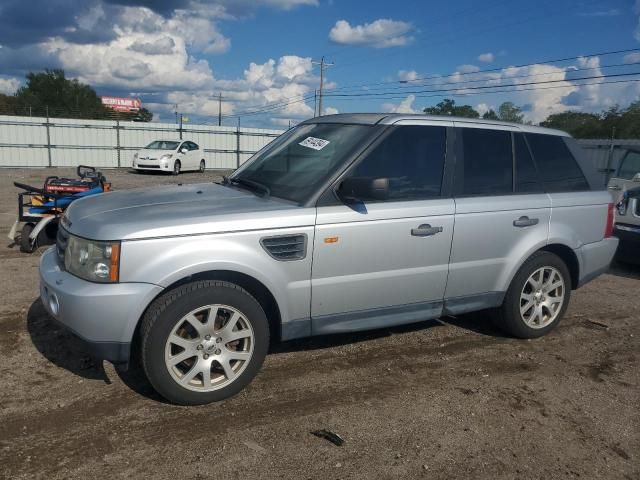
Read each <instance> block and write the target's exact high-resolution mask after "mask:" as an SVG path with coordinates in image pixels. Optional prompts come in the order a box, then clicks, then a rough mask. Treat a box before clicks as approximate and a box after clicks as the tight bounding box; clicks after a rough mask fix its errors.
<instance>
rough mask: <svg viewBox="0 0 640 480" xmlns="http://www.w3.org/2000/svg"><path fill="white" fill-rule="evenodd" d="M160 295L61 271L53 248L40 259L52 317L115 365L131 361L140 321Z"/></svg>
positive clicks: (143, 286) (140, 286)
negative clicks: (133, 341)
mask: <svg viewBox="0 0 640 480" xmlns="http://www.w3.org/2000/svg"><path fill="white" fill-rule="evenodd" d="M161 291H162V288H161V287H159V286H157V285H153V284H149V283H115V284H99V283H92V282H87V281H86V280H82V279H80V278H78V277H75V276H73V275H71V274H70V273H68V272H65V271H64V270H61V269H60V266H59V265H58V262H57V257H56V254H55V250H54V249H52V248H51V249H49V250H47V251H46V252H45V254H44V255H43V256H42V258H41V259H40V299H41V301H42V303H43V305H44V307H45V309H46V310H47V312H48V313H49V315H51V317H53V318H54V320H55V321H56V322H57V323H58V324H60V325H61V326H63V327H64V328H66V329H67V330H69V331H70V332H72V333H73V334H75V335H76V336H77V337H79V338H80V339H81V340H82V341H83V342H84V343H85V344H86V349H87V352H88V353H89V354H91V355H92V356H94V357H96V358H100V359H104V360H108V361H110V362H113V363H126V362H127V361H128V360H129V352H130V345H131V341H132V338H133V333H134V331H135V328H136V325H137V323H138V320H139V319H140V317H141V316H142V313H143V312H144V310H145V308H146V306H147V305H149V303H150V302H151V301H152V300H153V298H155V297H156V296H157V295H158V294H159V293H160V292H161Z"/></svg>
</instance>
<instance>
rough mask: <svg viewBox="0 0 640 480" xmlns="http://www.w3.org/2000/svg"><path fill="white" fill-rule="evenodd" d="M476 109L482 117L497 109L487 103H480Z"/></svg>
mask: <svg viewBox="0 0 640 480" xmlns="http://www.w3.org/2000/svg"><path fill="white" fill-rule="evenodd" d="M475 109H476V111H477V112H478V113H479V114H480V116H482V115H484V114H485V113H487V112H488V111H489V110H494V111H495V109H496V108H495V107H494V106H493V105H487V104H486V103H479V104H478V105H476V106H475Z"/></svg>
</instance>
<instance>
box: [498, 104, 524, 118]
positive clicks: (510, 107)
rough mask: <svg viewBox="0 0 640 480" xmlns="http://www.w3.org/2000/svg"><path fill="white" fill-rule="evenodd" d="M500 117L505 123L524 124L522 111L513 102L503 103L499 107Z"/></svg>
mask: <svg viewBox="0 0 640 480" xmlns="http://www.w3.org/2000/svg"><path fill="white" fill-rule="evenodd" d="M498 117H499V118H500V120H502V121H503V122H512V123H522V121H523V120H524V115H523V114H522V109H521V108H520V107H518V106H517V105H515V104H514V103H513V102H503V103H502V105H500V106H499V107H498Z"/></svg>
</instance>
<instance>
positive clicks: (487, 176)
mask: <svg viewBox="0 0 640 480" xmlns="http://www.w3.org/2000/svg"><path fill="white" fill-rule="evenodd" d="M580 154H581V149H580V148H579V147H577V145H576V143H575V142H574V140H573V139H572V138H571V137H569V135H567V134H566V133H563V132H560V131H557V130H548V129H543V128H539V127H533V126H526V125H514V124H508V123H501V122H489V121H483V120H469V119H457V118H446V117H428V116H425V115H401V114H352V115H346V114H343V115H330V116H326V117H318V118H314V119H311V120H308V121H306V122H303V123H301V124H300V125H299V126H297V127H295V128H293V129H291V130H289V131H287V132H286V133H284V134H283V135H281V136H280V137H279V138H278V139H276V140H274V141H273V142H272V143H271V144H269V145H268V146H267V147H266V148H264V149H263V150H262V151H260V152H259V153H258V154H257V155H255V156H254V157H253V158H252V159H251V160H249V161H248V162H246V163H245V164H244V165H243V166H242V167H240V168H239V169H238V170H236V171H235V172H234V173H233V174H232V175H231V176H230V177H229V178H225V180H224V181H223V182H222V183H221V184H214V183H209V184H201V185H175V186H171V187H164V188H154V189H150V190H146V191H144V190H142V191H141V190H136V191H121V192H113V193H109V194H105V195H102V196H100V197H98V198H96V197H94V198H87V199H83V200H79V201H77V202H75V203H73V204H72V205H71V206H70V207H69V209H68V210H67V211H66V213H65V215H64V216H63V217H62V221H61V228H60V230H59V235H58V241H57V245H56V248H55V249H50V250H48V251H47V252H46V253H45V254H44V255H43V256H42V259H41V263H40V276H41V299H42V302H43V304H44V305H45V307H46V309H47V311H48V312H49V313H50V314H51V315H52V316H53V317H54V318H55V319H57V320H58V321H59V322H60V323H62V324H63V325H64V326H66V327H67V328H69V329H70V330H72V331H73V332H75V333H76V334H77V335H78V336H80V337H82V338H83V339H84V340H85V341H86V342H88V343H89V345H90V349H91V351H92V352H93V353H94V355H95V356H98V357H100V358H105V359H107V360H110V361H112V362H114V363H116V364H127V362H129V360H130V358H131V357H132V354H131V352H132V351H134V350H135V351H136V352H139V354H140V358H141V359H142V365H143V367H144V371H145V372H146V374H147V376H148V378H149V380H150V382H151V384H152V385H153V386H154V387H155V389H156V390H157V391H158V392H159V393H160V394H162V395H163V396H164V397H165V398H167V399H169V400H170V401H172V402H175V403H179V404H202V403H208V402H212V401H216V400H221V399H224V398H227V397H229V396H231V395H233V394H235V393H237V392H239V391H240V390H241V389H242V388H244V387H245V386H246V385H247V384H248V383H249V382H250V381H251V380H252V378H253V377H254V376H255V375H256V374H257V372H258V370H259V369H260V367H261V365H262V362H263V360H264V358H265V355H266V354H267V351H268V347H269V342H270V338H274V339H277V340H288V339H293V338H301V337H308V336H312V335H324V334H344V333H346V332H352V331H357V330H367V329H373V328H380V327H389V326H394V325H400V324H406V323H411V322H416V321H421V320H427V319H432V318H437V317H440V316H443V315H460V314H463V313H466V312H472V311H476V310H482V309H491V311H492V317H493V318H494V319H495V321H496V322H497V323H498V324H499V325H500V326H501V327H502V328H503V329H504V331H505V332H507V333H508V334H510V335H513V336H515V337H519V338H535V337H540V336H542V335H545V334H546V333H548V332H550V331H551V330H552V329H553V328H554V327H555V326H556V325H557V324H558V323H559V322H560V319H561V318H562V317H563V315H564V313H565V311H566V309H567V306H568V304H569V297H570V296H571V291H572V290H574V289H576V288H578V287H580V286H582V285H584V284H585V283H586V282H588V281H590V280H592V279H594V278H595V277H597V276H598V275H599V274H601V273H602V272H604V271H606V269H607V268H608V266H609V263H610V261H611V259H612V257H613V255H614V252H615V250H616V247H617V245H618V239H617V238H615V237H612V231H613V217H614V213H613V210H614V205H613V203H612V199H611V195H610V194H609V193H608V192H607V191H605V190H604V189H603V188H602V187H600V186H599V185H595V183H593V181H592V180H590V179H593V178H594V175H593V174H594V173H595V172H591V171H588V169H589V168H590V166H589V165H588V164H586V163H585V162H583V161H582V160H581V158H580ZM454 225H455V228H454ZM312 265H313V268H312ZM393 354H394V352H388V355H390V356H392V355H393ZM136 358H138V357H137V356H136Z"/></svg>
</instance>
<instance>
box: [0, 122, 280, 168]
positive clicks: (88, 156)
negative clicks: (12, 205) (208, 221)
mask: <svg viewBox="0 0 640 480" xmlns="http://www.w3.org/2000/svg"><path fill="white" fill-rule="evenodd" d="M281 133H282V131H280V130H266V129H257V128H235V127H218V126H210V125H190V124H183V126H182V128H179V127H178V126H177V125H176V124H173V123H143V122H121V121H118V120H74V119H64V118H46V117H15V116H5V115H0V167H63V166H76V165H80V164H83V165H91V166H95V167H103V168H104V167H107V168H108V167H127V166H130V165H131V161H132V158H133V152H134V151H135V150H137V149H139V148H142V147H144V146H145V145H147V144H149V143H150V142H152V141H153V140H170V139H177V138H183V139H185V140H191V141H193V142H195V143H197V144H198V145H200V148H202V149H203V150H204V158H205V160H206V164H207V168H224V169H233V168H237V167H238V166H239V165H241V164H242V163H243V162H244V161H245V160H247V159H248V158H249V157H250V156H251V155H252V154H254V153H255V152H257V151H258V150H260V149H261V148H262V147H263V146H265V145H266V144H267V143H269V142H270V141H271V140H273V139H274V138H275V137H277V136H278V135H280V134H281Z"/></svg>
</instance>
